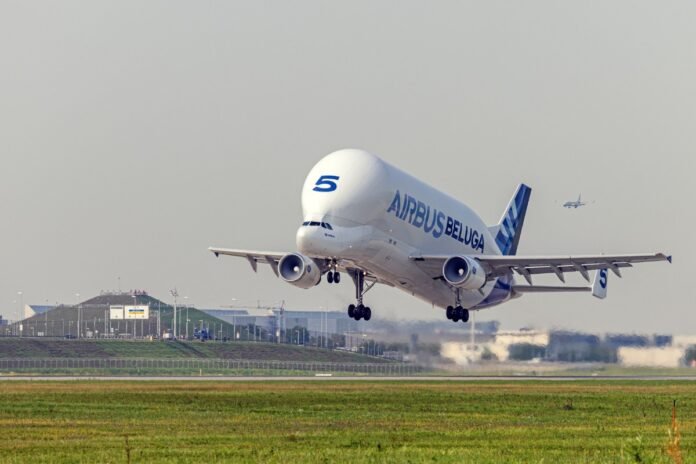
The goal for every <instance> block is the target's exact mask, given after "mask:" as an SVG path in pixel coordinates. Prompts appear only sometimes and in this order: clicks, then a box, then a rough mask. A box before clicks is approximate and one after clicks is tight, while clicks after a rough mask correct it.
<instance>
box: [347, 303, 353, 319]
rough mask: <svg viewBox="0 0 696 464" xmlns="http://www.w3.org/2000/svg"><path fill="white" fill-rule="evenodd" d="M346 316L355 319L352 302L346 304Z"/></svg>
mask: <svg viewBox="0 0 696 464" xmlns="http://www.w3.org/2000/svg"><path fill="white" fill-rule="evenodd" d="M348 317H352V318H353V319H355V305H354V304H350V305H348Z"/></svg>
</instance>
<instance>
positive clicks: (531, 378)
mask: <svg viewBox="0 0 696 464" xmlns="http://www.w3.org/2000/svg"><path fill="white" fill-rule="evenodd" d="M11 380H25V381H26V380H31V381H51V380H54V381H56V380H63V381H64V380H102V381H118V380H121V381H129V382H131V381H135V382H147V381H189V382H191V381H194V382H195V381H206V382H211V381H212V382H285V381H309V382H312V381H314V382H317V381H319V382H321V381H337V380H338V381H351V382H352V381H361V382H384V381H409V382H417V381H450V382H476V381H482V380H496V381H505V382H525V381H534V380H537V381H549V382H564V381H565V382H567V381H594V380H616V381H619V380H688V381H692V382H693V381H696V376H674V375H662V376H647V375H625V376H599V375H598V376H500V377H498V376H458V377H453V376H450V377H447V376H426V377H420V376H414V377H398V376H385V377H378V376H363V377H341V376H327V375H319V376H315V377H309V376H290V377H281V376H235V377H212V376H203V377H184V376H162V377H157V376H138V377H135V376H133V377H125V376H92V377H90V376H77V375H61V376H45V375H40V376H3V375H0V381H11Z"/></svg>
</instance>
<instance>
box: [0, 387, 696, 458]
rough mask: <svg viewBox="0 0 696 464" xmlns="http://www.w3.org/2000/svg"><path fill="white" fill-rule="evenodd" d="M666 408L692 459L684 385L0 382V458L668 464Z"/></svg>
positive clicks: (694, 412)
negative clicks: (674, 409) (674, 405)
mask: <svg viewBox="0 0 696 464" xmlns="http://www.w3.org/2000/svg"><path fill="white" fill-rule="evenodd" d="M673 399H676V400H677V419H678V423H679V429H680V434H681V443H680V445H679V446H678V448H679V450H680V453H681V456H682V457H683V459H684V461H683V462H696V449H695V446H696V439H695V438H696V435H695V432H696V384H695V383H689V382H657V381H656V382H629V381H583V382H504V381H500V382H445V381H443V382H418V381H409V382H398V381H394V382H372V381H359V382H336V381H327V382H323V381H322V382H289V381H282V382H265V383H264V382H244V383H237V382H174V381H162V382H125V381H124V382H120V381H119V382H107V381H92V382H89V381H77V382H19V381H17V382H15V381H4V382H0V430H2V439H0V462H32V463H41V462H119V463H120V462H134V463H135V462H168V463H170V462H278V463H287V462H292V463H295V462H298V463H299V462H301V463H324V462H328V463H333V462H344V463H355V462H399V463H401V462H414V463H415V462H441V463H445V462H451V463H462V462H477V463H478V462H496V463H497V462H547V463H548V462H593V463H594V462H679V461H678V460H676V457H675V452H674V451H673V453H672V456H670V455H669V454H668V453H667V451H666V449H667V444H668V438H669V436H668V432H669V430H670V426H671V416H672V400H673ZM673 442H674V440H673ZM674 448H675V447H674V446H673V450H674Z"/></svg>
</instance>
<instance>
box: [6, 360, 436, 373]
mask: <svg viewBox="0 0 696 464" xmlns="http://www.w3.org/2000/svg"><path fill="white" fill-rule="evenodd" d="M77 369H81V370H94V369H103V370H109V371H113V370H127V371H131V372H132V371H147V372H143V373H144V374H146V373H151V372H157V371H177V372H174V373H179V372H182V371H185V372H188V371H190V372H194V371H195V372H196V373H198V372H201V371H214V372H216V373H223V374H225V373H227V374H228V375H235V374H238V373H240V372H243V371H265V372H268V371H295V372H304V373H339V374H340V373H352V374H367V375H370V374H372V375H385V376H388V375H414V374H419V373H421V372H423V368H422V367H421V366H418V365H415V364H408V363H322V362H301V361H254V360H240V359H213V358H208V359H206V358H172V359H147V358H16V359H10V358H5V359H0V373H2V372H3V371H41V372H47V371H49V372H50V371H70V370H77Z"/></svg>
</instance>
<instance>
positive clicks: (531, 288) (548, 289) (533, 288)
mask: <svg viewBox="0 0 696 464" xmlns="http://www.w3.org/2000/svg"><path fill="white" fill-rule="evenodd" d="M590 290H592V289H591V288H590V287H558V286H557V287H553V286H548V285H513V286H512V291H513V292H516V293H568V292H589V291H590Z"/></svg>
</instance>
